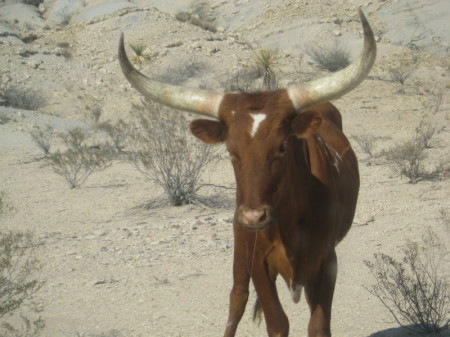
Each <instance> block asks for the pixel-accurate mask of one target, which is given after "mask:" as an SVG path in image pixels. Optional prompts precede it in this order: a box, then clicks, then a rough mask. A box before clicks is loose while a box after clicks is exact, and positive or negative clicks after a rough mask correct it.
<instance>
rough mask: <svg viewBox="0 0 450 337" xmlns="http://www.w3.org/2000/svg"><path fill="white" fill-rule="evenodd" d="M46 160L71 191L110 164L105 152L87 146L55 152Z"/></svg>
mask: <svg viewBox="0 0 450 337" xmlns="http://www.w3.org/2000/svg"><path fill="white" fill-rule="evenodd" d="M48 160H49V163H50V166H51V167H52V169H53V171H54V172H55V173H57V174H59V175H60V176H62V177H63V178H64V179H65V180H66V181H67V182H68V183H69V185H70V188H71V189H73V188H76V187H78V186H80V185H82V184H83V183H84V182H85V181H86V179H87V178H89V176H90V175H91V174H92V173H94V172H98V171H102V170H104V169H105V168H107V167H108V166H109V165H110V162H111V160H110V157H109V155H108V153H107V152H106V151H105V150H103V149H101V148H97V147H91V146H87V145H80V146H79V147H70V148H68V149H67V150H65V151H64V152H60V151H57V152H55V153H53V154H51V155H50V156H49V157H48Z"/></svg>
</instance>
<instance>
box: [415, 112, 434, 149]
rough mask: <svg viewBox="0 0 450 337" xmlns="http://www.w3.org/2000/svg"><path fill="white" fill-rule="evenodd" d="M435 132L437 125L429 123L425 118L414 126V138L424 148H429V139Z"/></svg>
mask: <svg viewBox="0 0 450 337" xmlns="http://www.w3.org/2000/svg"><path fill="white" fill-rule="evenodd" d="M436 132H437V126H436V125H435V124H433V123H431V122H430V121H429V120H427V119H426V118H423V119H422V120H421V121H420V124H419V126H418V127H417V128H416V138H417V141H418V142H419V143H421V144H422V146H423V147H425V148H431V140H432V138H433V136H434V135H435V134H436Z"/></svg>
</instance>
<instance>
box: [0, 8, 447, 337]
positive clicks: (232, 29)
mask: <svg viewBox="0 0 450 337" xmlns="http://www.w3.org/2000/svg"><path fill="white" fill-rule="evenodd" d="M35 3H36V4H33V1H28V2H27V1H22V2H21V1H3V2H1V3H0V105H1V106H0V191H2V192H5V193H6V195H7V198H8V202H9V203H10V204H11V205H12V206H13V207H14V209H13V210H12V211H11V212H10V213H8V214H7V215H5V216H3V217H2V218H0V221H1V225H0V226H1V227H0V229H2V230H3V229H7V230H26V231H32V232H33V233H34V234H35V236H36V237H37V238H38V239H39V240H40V241H41V242H42V244H41V245H40V246H39V248H38V250H37V254H38V258H39V260H40V262H41V263H42V269H41V271H40V273H39V275H38V277H39V278H40V279H42V280H45V285H44V286H43V287H42V288H41V289H40V291H39V292H38V293H36V294H35V295H34V296H33V298H32V301H31V303H28V304H27V305H26V306H24V307H22V308H21V313H22V314H25V315H27V316H29V317H39V316H40V317H41V318H42V319H43V320H45V323H46V327H45V329H44V331H43V332H42V336H48V337H78V336H83V337H88V336H96V337H100V336H102V337H110V336H111V337H112V336H127V337H130V336H183V337H184V336H217V335H221V334H222V333H223V330H224V326H225V324H226V318H227V311H228V294H229V291H230V288H231V261H232V253H233V237H232V231H231V219H232V213H233V210H232V209H229V208H228V209H227V208H225V209H220V208H218V209H211V208H200V207H189V206H182V207H164V208H158V209H152V210H148V209H146V208H145V207H143V205H145V204H146V203H148V200H149V199H151V198H152V197H155V196H157V195H159V194H161V193H162V191H161V190H159V188H158V187H157V186H156V185H155V184H153V183H152V182H149V181H148V180H146V179H145V177H144V176H142V175H141V174H140V173H139V172H137V171H136V170H135V169H134V168H133V167H132V166H131V165H130V164H129V163H126V162H123V161H114V162H113V163H112V165H111V166H110V167H108V168H107V169H106V170H104V171H102V172H97V173H94V174H93V175H92V176H91V177H89V179H88V180H87V181H86V183H85V184H83V185H82V186H80V187H79V188H75V189H70V188H69V187H68V185H67V183H66V182H65V181H64V179H63V178H62V177H61V176H59V175H57V174H56V173H54V172H53V171H52V170H51V168H50V167H49V166H48V165H46V162H45V160H43V158H42V157H43V155H42V153H41V152H40V151H39V149H38V148H37V147H36V145H35V144H34V143H33V142H32V140H31V137H30V132H31V131H33V130H36V128H37V127H41V128H43V127H45V126H46V125H51V126H52V127H53V128H54V129H55V130H56V131H62V130H67V129H70V128H73V127H75V126H81V127H83V128H88V127H89V125H88V124H87V122H86V112H87V107H88V108H89V107H93V106H101V108H102V115H101V120H102V121H107V120H111V121H116V120H118V119H119V118H123V119H125V120H126V119H127V118H129V111H130V109H131V106H132V104H133V103H139V102H140V99H141V97H140V95H139V94H138V93H137V92H136V91H135V90H134V89H132V88H131V87H130V86H129V84H128V82H127V81H126V80H125V79H124V77H123V75H122V73H121V71H120V68H119V64H118V61H117V46H118V39H119V35H120V33H121V32H124V33H125V40H126V44H127V45H130V44H143V45H145V46H146V47H147V48H146V50H145V55H146V57H147V59H146V60H145V62H143V63H142V64H141V65H139V67H140V70H141V71H142V72H144V73H145V74H148V75H153V76H156V77H158V78H166V79H167V78H173V77H171V76H173V74H174V73H175V74H177V71H178V70H177V69H180V66H181V68H182V67H183V65H185V64H188V62H192V60H195V61H196V62H199V63H200V64H201V65H202V70H201V71H200V72H198V73H196V74H195V76H191V77H188V78H183V82H182V83H180V84H182V85H186V86H193V87H206V88H210V89H214V90H225V89H224V88H227V85H228V84H229V81H228V80H229V78H230V75H232V74H235V73H236V72H238V71H240V70H242V69H245V67H248V66H249V65H250V64H251V63H252V60H253V51H252V48H253V49H256V48H260V47H267V48H273V49H276V50H277V51H278V55H279V59H278V64H277V74H278V81H279V85H280V86H288V85H292V84H295V83H301V82H305V81H310V80H312V79H315V78H318V77H320V76H325V75H326V74H328V72H327V71H325V70H321V69H319V68H318V67H317V65H316V64H315V63H314V62H313V61H312V59H311V57H310V56H309V55H308V53H307V51H308V49H310V48H311V46H313V45H314V44H318V41H322V42H324V43H325V42H333V41H335V40H337V41H339V42H340V43H342V44H344V45H346V46H347V47H348V49H349V50H350V52H351V55H352V57H356V56H357V54H358V52H359V50H360V48H361V45H362V32H361V25H360V22H359V18H358V16H357V9H358V7H360V6H361V7H362V9H363V10H364V12H365V13H366V15H367V18H368V20H369V21H370V23H371V25H372V28H373V30H374V32H375V35H376V38H377V42H378V59H377V61H376V64H375V66H374V69H373V70H372V72H371V73H370V75H369V77H368V78H367V79H366V80H365V81H364V82H363V83H362V84H361V85H360V86H358V87H357V88H356V89H355V90H353V91H352V92H351V93H349V94H347V95H346V96H345V97H343V98H340V99H338V100H337V101H336V102H334V103H335V104H336V106H337V107H338V108H339V109H340V111H341V112H342V115H343V121H344V130H345V132H346V134H347V135H348V136H349V137H350V140H351V141H352V144H353V147H354V148H355V150H356V152H357V155H358V158H359V162H360V171H361V181H362V183H361V191H360V199H359V205H358V208H357V212H356V217H355V221H354V224H353V228H352V230H351V231H350V233H349V234H348V236H347V237H346V239H345V240H344V241H343V242H342V243H341V244H340V245H339V246H338V260H339V272H338V281H337V286H336V293H335V299H334V304H333V320H332V331H333V334H334V336H347V337H360V336H367V337H369V336H373V337H374V336H377V337H378V336H380V337H381V336H387V337H394V336H409V333H408V332H406V331H405V330H403V329H400V328H398V324H397V322H395V320H394V319H393V318H392V316H391V315H390V314H389V312H388V311H387V310H386V309H385V308H384V307H383V305H382V304H381V303H380V302H379V300H378V299H377V298H376V297H374V296H373V295H371V294H370V293H369V292H368V291H367V290H366V289H365V287H367V286H368V285H370V284H373V283H374V279H373V278H372V277H371V275H370V271H369V270H368V268H366V267H365V266H364V262H363V261H364V260H371V259H373V254H374V253H379V252H383V253H387V254H390V255H392V256H401V250H402V248H403V247H404V245H405V244H406V243H407V242H408V240H411V241H419V240H420V238H421V237H422V236H423V235H424V233H425V231H426V229H427V227H428V226H431V228H432V229H433V230H434V231H435V232H436V233H438V234H439V235H440V237H441V238H442V239H443V240H447V241H448V238H449V234H448V232H446V229H445V226H444V225H443V224H442V221H441V220H442V219H441V218H442V216H441V215H440V214H449V213H448V212H450V203H449V200H450V181H449V177H450V174H449V172H450V171H449V167H450V164H449V162H450V151H449V148H450V102H449V99H448V92H449V88H450V81H449V71H450V61H449V47H450V44H449V43H450V29H449V24H448V17H449V14H450V13H449V6H448V3H447V1H445V0H435V1H425V0H413V1H407V0H373V1H365V0H349V1H343V0H337V1H328V0H320V1H311V0H309V1H306V0H279V1H263V0H255V1H250V0H236V1H229V0H220V1H219V0H214V1H210V2H208V3H207V6H205V8H207V9H208V12H207V15H208V16H209V17H211V18H214V20H213V24H214V26H215V27H216V29H217V31H216V32H212V31H210V30H205V29H202V28H200V27H198V26H195V25H192V24H190V23H189V22H181V21H180V20H178V19H177V18H176V17H175V16H176V14H177V13H179V12H182V11H189V9H190V8H192V7H191V5H192V3H191V2H188V1H182V0H166V1H157V0H136V1H114V0H86V1H63V0H52V1H43V2H42V1H35ZM38 3H39V4H38ZM128 52H129V54H130V55H133V53H132V51H131V49H128ZM394 70H402V71H410V74H409V76H408V77H407V78H406V80H405V81H404V83H403V84H402V83H400V82H399V81H398V80H395V79H393V78H392V75H393V72H394ZM175 78H176V77H175ZM11 88H12V89H14V90H16V91H22V92H23V91H25V92H27V93H31V94H32V95H35V97H36V98H37V99H36V101H38V103H39V104H37V105H36V107H34V108H33V107H32V108H31V109H30V110H24V109H19V108H15V107H11V102H10V99H9V95H10V92H11V91H10V90H11ZM38 98H40V99H38ZM189 118H190V117H189ZM421 121H422V122H423V121H426V122H427V123H429V125H432V126H433V127H435V130H436V132H435V133H434V135H433V138H432V140H431V141H430V146H429V148H427V149H426V156H427V159H426V160H425V161H424V163H425V166H426V170H427V171H429V172H431V171H436V170H437V171H438V173H436V174H435V175H434V176H433V179H424V180H422V181H419V182H418V183H417V184H410V183H408V178H406V177H404V176H401V175H400V174H398V172H395V171H394V170H392V167H391V166H390V165H389V163H387V161H386V160H385V159H383V158H384V157H382V156H378V154H381V153H382V152H383V151H387V150H389V149H390V148H392V147H393V146H395V145H396V144H399V143H401V142H403V141H405V140H407V139H409V138H411V137H412V136H414V135H415V134H416V132H417V131H416V130H417V128H418V127H419V125H420V123H421ZM369 135H371V136H374V137H376V143H375V148H374V149H373V151H374V153H375V155H374V156H370V155H368V154H367V152H366V151H364V149H363V148H362V147H361V146H360V145H359V143H358V142H357V141H356V138H357V136H366V137H368V136H369ZM59 145H61V144H56V145H55V147H56V148H57V147H58V146H59ZM203 180H204V181H207V182H211V183H218V184H221V185H226V186H233V184H234V182H233V180H234V178H233V172H232V168H231V165H230V164H229V163H228V160H227V159H226V158H224V159H223V160H222V161H221V162H220V163H219V165H217V166H215V167H214V168H211V169H209V170H207V171H206V172H205V174H204V177H203ZM226 193H228V194H229V196H230V198H232V192H226ZM446 212H447V213H446ZM447 256H448V255H447ZM446 262H447V263H448V262H449V261H446ZM446 266H448V265H446ZM446 270H447V271H449V269H448V268H446ZM278 286H279V293H280V296H281V299H282V303H283V306H284V308H285V310H286V313H287V315H288V317H289V319H290V326H291V335H292V336H305V335H306V326H307V322H308V319H309V312H308V308H307V305H306V302H305V301H304V300H302V301H301V302H300V303H299V304H297V305H294V304H293V303H292V301H291V299H290V295H289V292H288V291H287V289H286V287H285V285H284V284H282V282H281V281H280V282H279V285H278ZM254 299H255V295H254V293H252V295H251V298H250V300H249V305H248V310H247V312H246V314H245V316H244V318H243V320H242V323H241V325H240V326H239V329H238V335H239V336H265V335H266V332H265V326H264V324H261V325H260V326H258V325H256V324H254V323H253V322H252V321H251V310H250V306H251V304H252V303H253V301H254ZM16 316H17V315H16ZM16 316H11V317H7V319H8V320H10V321H12V322H14V321H17V317H16Z"/></svg>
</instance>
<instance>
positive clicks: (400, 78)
mask: <svg viewBox="0 0 450 337" xmlns="http://www.w3.org/2000/svg"><path fill="white" fill-rule="evenodd" d="M412 72H413V71H412V69H411V68H409V67H404V66H399V67H397V68H390V69H389V75H390V77H391V80H392V82H396V83H400V84H401V85H402V86H403V85H404V84H405V82H406V80H407V79H408V78H409V77H410V76H411V75H412Z"/></svg>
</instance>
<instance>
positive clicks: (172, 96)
mask: <svg viewBox="0 0 450 337" xmlns="http://www.w3.org/2000/svg"><path fill="white" fill-rule="evenodd" d="M123 40H124V38H123V33H122V34H121V36H120V43H119V62H120V67H121V68H122V72H123V74H124V75H125V77H126V78H127V80H128V82H130V83H131V85H132V86H133V87H135V88H136V89H137V90H138V91H139V92H140V93H142V94H143V95H144V96H146V97H148V98H150V99H152V100H155V101H157V102H159V103H162V104H164V105H168V106H170V107H172V108H175V109H180V110H186V111H189V112H194V113H197V114H201V115H206V116H209V117H214V118H216V119H218V118H219V117H218V116H219V105H220V103H221V102H222V98H223V94H218V93H214V92H210V91H206V90H195V89H188V88H183V87H180V86H175V85H170V84H167V83H162V82H158V81H154V80H152V79H150V78H148V77H147V76H145V75H144V74H142V73H141V72H139V71H138V70H137V69H136V68H135V67H134V66H133V65H132V64H131V62H130V60H129V59H128V57H127V53H126V52H125V46H124V41H123Z"/></svg>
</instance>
